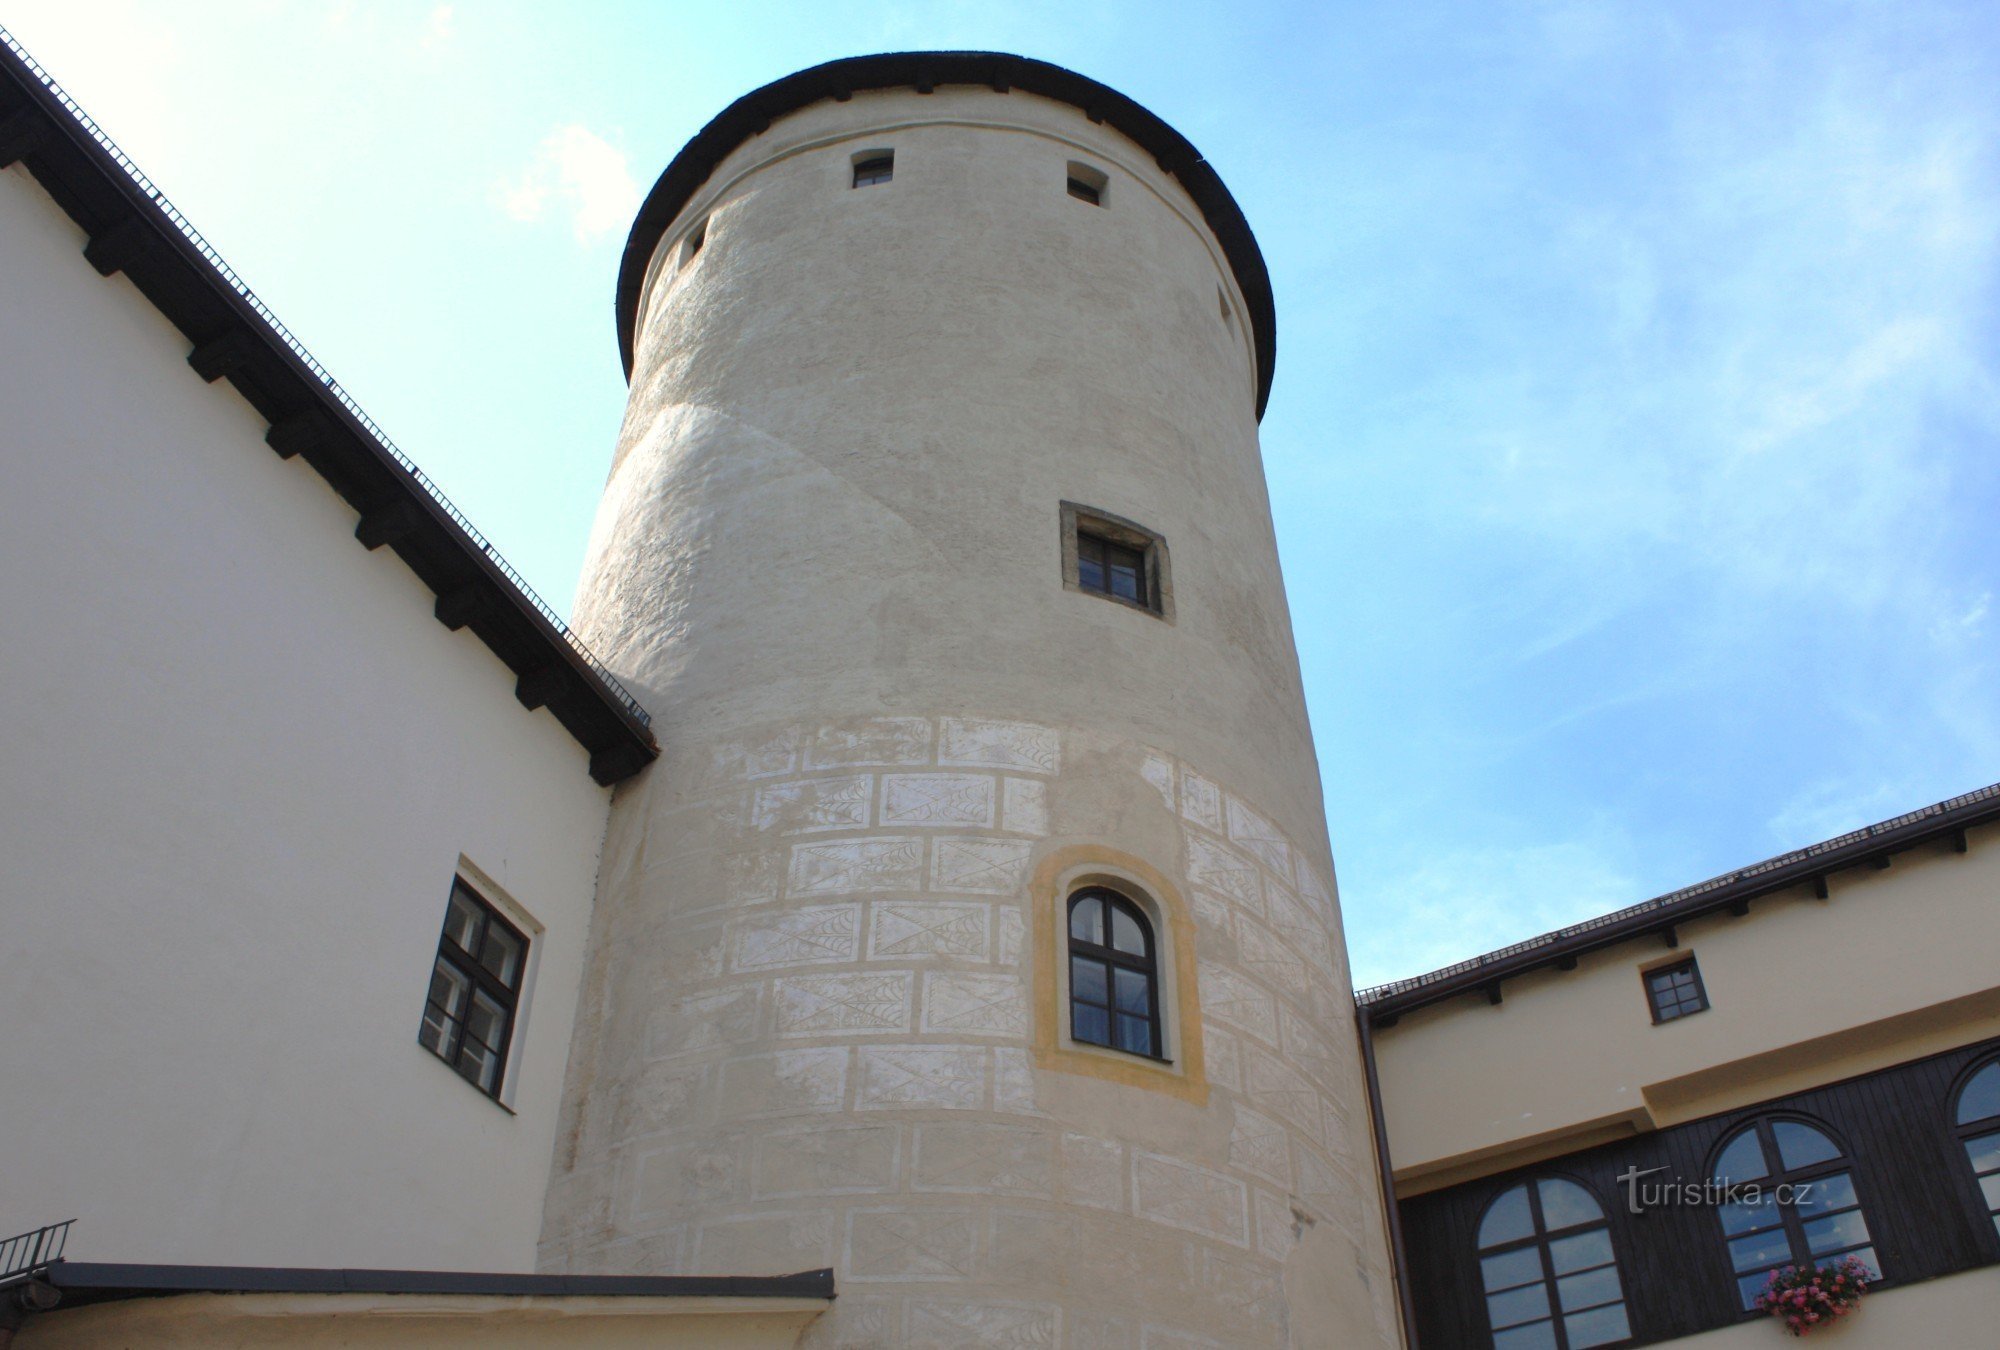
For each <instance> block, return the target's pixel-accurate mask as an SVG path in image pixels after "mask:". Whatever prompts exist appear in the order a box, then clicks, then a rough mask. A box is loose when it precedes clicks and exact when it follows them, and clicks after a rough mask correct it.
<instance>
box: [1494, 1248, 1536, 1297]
mask: <svg viewBox="0 0 2000 1350" xmlns="http://www.w3.org/2000/svg"><path fill="white" fill-rule="evenodd" d="M1541 1278H1542V1257H1541V1253H1539V1252H1537V1251H1536V1250H1535V1249H1534V1248H1533V1247H1523V1248H1522V1249H1521V1250H1519V1251H1517V1252H1502V1253H1501V1254H1500V1255H1498V1256H1488V1257H1486V1258H1484V1259H1483V1260H1481V1261H1480V1263H1479V1279H1480V1283H1481V1284H1483V1285H1485V1286H1486V1291H1487V1292H1488V1293H1491V1292H1492V1291H1494V1290H1495V1289H1512V1288H1514V1287H1515V1286H1516V1285H1522V1284H1531V1283H1533V1282H1534V1281H1536V1280H1539V1279H1541Z"/></svg>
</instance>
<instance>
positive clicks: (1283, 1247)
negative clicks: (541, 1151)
mask: <svg viewBox="0 0 2000 1350" xmlns="http://www.w3.org/2000/svg"><path fill="white" fill-rule="evenodd" d="M1106 763H1111V764H1115V765H1118V766H1121V767H1120V768H1119V770H1118V774H1117V775H1115V776H1113V777H1112V778H1111V779H1110V780H1107V775H1106V773H1105V770H1104V767H1103V766H1104V765H1105V764H1106ZM684 764H685V768H684V770H683V773H682V775H681V779H680V780H679V781H678V782H676V780H675V779H674V778H673V777H672V776H671V775H668V776H664V777H663V778H662V785H656V786H654V787H652V788H651V789H649V790H650V791H656V792H659V793H660V794H661V798H660V799H659V800H644V799H634V800H627V801H624V802H622V803H621V810H624V811H629V812H636V813H639V814H641V815H643V817H644V821H645V823H644V827H643V828H637V829H633V828H623V829H616V830H614V831H613V832H612V835H611V837H610V839H609V840H608V841H607V846H606V849H607V852H606V857H605V859H604V863H603V876H604V882H603V891H602V894H601V895H600V899H599V919H598V931H597V933H596V935H595V937H594V940H593V947H594V951H593V957H592V975H591V978H592V984H591V987H590V992H589V996H588V997H589V1000H590V1003H589V1004H588V1005H587V1006H589V1007H591V1008H593V1009H594V1016H593V1017H592V1018H590V1019H587V1020H589V1021H590V1022H591V1026H590V1027H589V1028H587V1029H585V1030H582V1031H580V1032H579V1036H578V1040H577V1044H576V1047H575V1052H574V1054H573V1056H572V1062H571V1066H570V1076H571V1082H570V1091H569V1094H568V1096H569V1108H568V1115H567V1118H566V1121H565V1130H564V1134H563V1138H562V1141H561V1143H560V1146H559V1149H558V1155H557V1158H556V1167H555V1178H554V1182H553V1185H552V1188H551V1192H550V1198H549V1204H548V1212H547V1221H546V1226H545V1232H544V1240H543V1257H542V1263H543V1268H544V1269H546V1270H551V1271H566V1272H602V1273H624V1272H649V1273H691V1274H732V1275H747V1274H777V1273H784V1272H789V1271H795V1270H801V1269H808V1268H813V1267H818V1266H823V1265H831V1266H833V1267H834V1268H835V1271H836V1280H837V1282H838V1286H839V1288H840V1289H841V1291H842V1293H841V1297H840V1299H839V1300H838V1301H837V1303H836V1304H835V1306H834V1308H833V1309H832V1310H831V1311H830V1312H829V1313H827V1314H826V1315H825V1316H823V1317H822V1318H820V1319H819V1320H818V1321H817V1322H816V1323H815V1324H814V1325H813V1327H812V1328H811V1329H810V1330H809V1331H808V1332H807V1338H806V1341H805V1344H807V1345H809V1346H813V1347H817V1348H818V1350H832V1348H833V1347H847V1348H849V1350H860V1348H861V1347H874V1346H879V1347H890V1346H909V1347H930V1346H937V1347H946V1346H949V1347H969V1346H991V1347H1003V1348H1004V1347H1048V1348H1049V1350H1056V1348H1057V1347H1091V1346H1106V1347H1130V1348H1131V1350H1148V1348H1149V1347H1167V1346H1176V1347H1179V1346H1229V1347H1236V1346H1270V1347H1280V1346H1287V1345H1291V1344H1315V1343H1317V1342H1315V1341H1313V1340H1311V1338H1310V1337H1307V1338H1303V1339H1295V1338H1294V1331H1295V1328H1294V1327H1293V1326H1292V1314H1291V1310H1290V1307H1289V1305H1288V1302H1287V1297H1286V1280H1287V1274H1288V1264H1289V1265H1290V1266H1293V1267H1296V1268H1297V1269H1296V1270H1295V1271H1293V1272H1292V1273H1293V1277H1294V1278H1295V1279H1298V1280H1305V1281H1312V1280H1315V1279H1322V1278H1325V1277H1326V1275H1327V1273H1328V1272H1331V1273H1332V1275H1333V1276H1335V1277H1337V1278H1343V1279H1346V1280H1347V1281H1349V1282H1350V1283H1352V1282H1354V1281H1356V1280H1357V1279H1358V1281H1359V1286H1360V1287H1362V1288H1364V1289H1366V1290H1367V1291H1368V1292H1367V1294H1366V1295H1365V1297H1368V1298H1371V1299H1373V1300H1374V1303H1375V1315H1376V1319H1377V1322H1378V1325H1379V1326H1380V1327H1384V1328H1386V1327H1391V1326H1393V1320H1392V1319H1393V1314H1392V1313H1391V1310H1390V1308H1389V1305H1388V1302H1387V1291H1388V1289H1389V1279H1388V1274H1387V1271H1386V1269H1385V1268H1384V1267H1383V1261H1382V1256H1381V1253H1380V1252H1379V1251H1378V1250H1377V1247H1378V1245H1379V1244H1376V1243H1371V1242H1370V1241H1369V1239H1368V1237H1367V1236H1366V1235H1367V1234H1368V1233H1370V1232H1373V1231H1376V1225H1377V1224H1378V1223H1379V1216H1378V1215H1377V1214H1376V1210H1375V1200H1374V1193H1373V1189H1372V1186H1371V1184H1370V1182H1369V1180H1368V1178H1369V1175H1370V1174H1369V1170H1368V1169H1369V1168H1370V1166H1371V1163H1370V1160H1369V1158H1368V1156H1367V1138H1368V1136H1367V1135H1366V1133H1365V1115H1364V1105H1363V1101H1364V1099H1363V1096H1362V1090H1361V1084H1360V1082H1359V1079H1358V1069H1357V1061H1356V1056H1355V1052H1354V1047H1353V1042H1352V1034H1351V1031H1350V1027H1351V1008H1350V1005H1349V1002H1348V997H1349V996H1348V993H1347V978H1346V972H1345V969H1344V966H1343V961H1344V953H1343V947H1342V943H1341V938H1340V933H1339V927H1338V917H1337V913H1336V909H1335V904H1334V898H1333V892H1332V887H1331V884H1330V880H1329V877H1328V873H1327V868H1326V866H1325V859H1324V852H1323V847H1322V846H1321V845H1320V844H1318V843H1317V842H1316V841H1309V842H1306V843H1301V842H1300V841H1298V840H1294V839H1289V838H1287V837H1286V836H1285V834H1284V832H1283V831H1282V830H1280V828H1279V827H1278V826H1277V825H1276V824H1274V823H1273V820H1272V818H1271V817H1270V815H1269V814H1267V813H1266V812H1265V811H1263V810H1260V809H1259V807H1258V805H1257V804H1255V803H1251V802H1247V801H1244V800H1242V799H1241V798H1239V797H1238V796H1236V795H1234V794H1233V793H1232V792H1231V791H1230V790H1229V788H1228V787H1227V786H1226V785H1225V784H1222V783H1219V782H1217V781H1215V780H1214V779H1212V778H1210V777H1208V776H1206V775H1203V774H1202V773H1200V772H1198V771H1196V770H1195V769H1193V768H1191V767H1189V766H1188V765H1186V764H1184V763H1182V762H1180V761H1178V760H1177V759H1175V758H1173V757H1172V756H1168V755H1164V754H1161V753H1159V752H1157V751H1153V750H1149V749H1147V748H1146V747H1143V746H1130V745H1121V744H1117V743H1115V742H1111V741H1109V740H1108V739H1107V738H1105V737H1103V736H1100V735H1095V734H1092V733H1088V732H1081V731H1073V730H1066V729H1059V728H1053V727H1046V726H1041V725H1035V724H1030V723H1025V722H1019V721H1008V720H1005V719H999V718H966V717H936V718H918V717H888V718H874V719H854V720H850V721H845V722H841V723H837V724H829V725H816V726H779V727H772V728H768V729H766V730H764V731H762V732H760V733H758V734H757V735H754V736H750V737H745V738H739V739H737V740H735V741H732V742H731V743H729V744H726V745H722V746H717V747H710V748H708V749H707V750H706V751H705V752H703V755H702V756H701V758H700V761H699V762H692V761H687V760H684ZM1072 764H1078V765H1087V766H1089V772H1090V775H1091V777H1090V792H1091V794H1093V795H1092V798H1091V799H1092V800H1093V801H1095V802H1096V803H1097V804H1098V807H1097V809H1101V810H1102V811H1103V812H1105V813H1108V814H1109V815H1110V816H1111V817H1113V818H1116V819H1119V820H1121V821H1125V822H1128V823H1131V824H1132V826H1133V828H1132V831H1131V839H1129V840H1128V839H1126V838H1124V837H1117V838H1111V839H1108V840H1107V839H1104V838H1103V830H1102V827H1101V826H1100V825H1098V824H1097V823H1096V822H1095V821H1094V820H1092V821H1083V822H1072V821H1071V820H1068V819H1066V817H1065V802H1066V801H1068V800H1071V798H1070V797H1069V796H1068V795H1067V793H1068V791H1069V787H1068V783H1067V781H1066V780H1065V778H1064V774H1065V771H1066V767H1068V766H1070V765H1072ZM1107 781H1109V782H1110V786H1109V787H1108V788H1107ZM1107 791H1109V792H1110V793H1111V794H1112V796H1113V797H1114V798H1115V800H1113V801H1111V802H1110V804H1109V805H1108V806H1106V805H1105V803H1104V797H1105V794H1106V792H1107ZM1124 833H1125V832H1124V831H1121V832H1120V834H1121V836H1122V835H1123V834H1124ZM1134 841H1137V842H1139V843H1140V844H1141V845H1142V846H1143V847H1145V848H1146V849H1147V850H1148V861H1149V865H1152V866H1154V867H1156V868H1157V869H1158V870H1159V871H1161V872H1162V873H1164V874H1166V875H1167V876H1168V877H1169V878H1171V879H1172V880H1173V881H1174V883H1175V884H1176V886H1178V887H1179V889H1180V892H1181V895H1182V897H1183V899H1184V900H1185V902H1186V904H1187V905H1188V906H1189V908H1190V910H1191V911H1192V914H1193V917H1194V920H1195V934H1196V937H1195V944H1196V952H1195V956H1196V970H1197V976H1196V978H1197V981H1198V985H1199V993H1200V1006H1201V1009H1202V1014H1203V1017H1204V1026H1203V1030H1204V1037H1205V1043H1206V1047H1207V1064H1208V1083H1209V1088H1210V1091H1209V1094H1208V1099H1207V1102H1206V1104H1203V1105H1196V1104H1194V1103H1191V1102H1187V1101H1182V1100H1178V1099H1174V1098H1171V1097H1169V1096H1166V1095H1163V1094H1159V1093H1154V1092H1149V1091H1147V1090H1145V1089H1143V1088H1137V1087H1130V1086H1125V1085H1123V1084H1119V1083H1113V1082H1108V1081H1100V1080H1097V1079H1092V1078H1087V1077H1079V1076H1073V1075H1064V1074H1059V1073H1053V1072H1049V1071H1045V1070H1040V1069H1037V1068H1036V1067H1035V1066H1034V1061H1033V1059H1032V1058H1031V1054H1030V1048H1031V1046H1032V1044H1033V1031H1034V1028H1035V1025H1036V1023H1037V1019H1039V1018H1044V1017H1051V1016H1059V1015H1061V1014H1060V1012H1059V1010H1056V1009H1053V1008H1049V1009H1041V1008H1036V1007H1035V1006H1034V1005H1033V998H1034V987H1035V986H1034V980H1033V967H1034V963H1035V962H1036V961H1037V960H1046V959H1050V958H1049V955H1048V954H1046V953H1037V952H1035V951H1033V950H1032V949H1031V939H1030V937H1029V935H1030V934H1032V933H1033V932H1034V925H1033V922H1032V916H1031V914H1030V905H1031V904H1032V903H1034V901H1033V899H1032V898H1031V896H1030V893H1029V885H1030V878H1031V876H1032V874H1033V871H1034V868H1035V865H1036V863H1037V860H1038V859H1039V858H1041V857H1042V856H1044V855H1046V854H1047V853H1049V852H1051V851H1053V850H1055V849H1057V848H1065V847H1071V846H1075V845H1078V844H1089V843H1099V842H1101V843H1106V844H1108V845H1110V846H1113V847H1118V848H1121V849H1123V848H1132V849H1133V851H1134V853H1135V856H1136V854H1137V852H1138V850H1137V848H1134V847H1133V844H1134ZM1309 1238H1316V1239H1317V1240H1316V1241H1312V1242H1309V1241H1308V1239H1309ZM1329 1238H1332V1239H1333V1240H1332V1241H1329V1240H1328V1239H1329ZM1343 1263H1344V1265H1345V1269H1344V1270H1337V1269H1335V1267H1337V1266H1340V1265H1342V1264H1343ZM1321 1266H1325V1267H1326V1270H1324V1271H1323V1270H1321V1269H1320V1267H1321ZM1387 1343H1388V1342H1387V1340H1386V1338H1385V1339H1384V1341H1383V1342H1382V1344H1387Z"/></svg>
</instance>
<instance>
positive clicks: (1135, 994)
mask: <svg viewBox="0 0 2000 1350" xmlns="http://www.w3.org/2000/svg"><path fill="white" fill-rule="evenodd" d="M1112 974H1113V977H1114V981H1115V983H1116V985H1117V988H1118V1011H1119V1012H1128V1013H1136V1014H1138V1015H1139V1016H1140V1017H1150V1016H1152V1013H1153V979H1152V977H1151V976H1150V975H1146V974H1143V973H1141V972H1140V971H1136V970H1122V969H1121V970H1116V971H1113V972H1112Z"/></svg>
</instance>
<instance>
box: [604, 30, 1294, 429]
mask: <svg viewBox="0 0 2000 1350" xmlns="http://www.w3.org/2000/svg"><path fill="white" fill-rule="evenodd" d="M940 85H976V86H984V87H986V88H988V89H992V90H994V91H995V92H997V93H1005V92H1008V91H1011V90H1015V89H1019V90H1022V91H1023V92H1026V93H1030V94H1037V95H1040V96H1041V97H1043V98H1049V99H1054V100H1056V101H1057V102H1059V103H1068V104H1070V105H1072V106H1073V107H1076V108H1079V109H1081V110H1083V112H1084V113H1085V114H1086V115H1087V116H1089V117H1090V118H1091V120H1093V121H1103V122H1105V123H1108V124H1109V125H1110V126H1111V127H1112V128H1113V129H1114V130H1116V131H1118V132H1120V133H1122V134H1123V135H1125V136H1127V137H1129V138H1130V139H1131V140H1133V141H1134V142H1136V143H1137V144H1138V145H1139V146H1140V147H1141V148H1143V149H1145V150H1147V151H1148V152H1150V153H1151V154H1152V156H1153V159H1154V161H1155V162H1156V163H1157V164H1158V165H1159V166H1160V169H1161V171H1162V172H1164V173H1166V174H1168V175H1170V176H1171V177H1173V178H1174V179H1176V180H1177V181H1178V182H1179V183H1180V185H1181V188H1182V189H1183V190H1184V191H1185V192H1186V193H1187V194H1188V196H1189V197H1190V198H1192V199H1193V200H1194V203H1195V206H1196V207H1197V208H1198V209H1199V210H1200V211H1201V214H1202V217H1203V219H1204V220H1206V221H1207V223H1208V228H1209V230H1210V232H1212V233H1213V234H1214V235H1215V238H1216V242H1217V243H1219V244H1220V245H1221V246H1222V252H1223V255H1224V256H1225V257H1226V258H1227V259H1228V260H1229V266H1230V270H1231V271H1232V272H1234V273H1235V276H1236V284H1237V287H1238V288H1239V289H1240V290H1241V291H1242V293H1243V299H1244V302H1245V304H1246V305H1247V306H1248V308H1249V314H1248V316H1247V317H1248V319H1249V322H1250V330H1251V333H1252V335H1253V336H1254V337H1255V340H1256V360H1257V400H1256V402H1257V416H1258V417H1259V418H1260V419H1261V418H1262V417H1263V416H1264V407H1265V405H1266V404H1267V403H1268V402H1269V401H1270V397H1271V378H1272V374H1273V372H1274V371H1275V370H1276V366H1277V310H1276V306H1275V302H1274V300H1273V298H1272V293H1271V277H1270V273H1269V272H1268V271H1267V270H1266V269H1265V266H1264V255H1263V253H1262V252H1261V251H1260V250H1259V249H1258V247H1257V239H1256V236H1255V235H1253V234H1252V233H1251V231H1250V223H1249V221H1248V220H1246V219H1245V218H1244V215H1243V211H1242V208H1241V207H1239V206H1237V204H1236V199H1235V198H1234V197H1232V196H1231V195H1230V193H1229V189H1228V188H1227V187H1225V186H1223V182H1222V179H1221V177H1220V176H1219V175H1218V174H1217V173H1216V172H1215V170H1214V168H1213V167H1211V166H1210V164H1209V163H1208V161H1207V160H1206V159H1204V158H1203V157H1202V154H1201V152H1200V151H1199V150H1197V149H1195V148H1194V146H1193V145H1192V144H1190V143H1189V142H1188V140H1187V138H1186V137H1184V136H1182V135H1181V134H1180V133H1179V132H1178V131H1175V130H1174V129H1173V128H1172V127H1171V126H1169V125H1167V123H1166V122H1164V121H1163V120H1161V119H1160V118H1159V117H1158V116H1156V115H1155V114H1154V113H1152V112H1150V111H1148V110H1147V109H1146V108H1144V107H1143V106H1141V105H1140V104H1138V103H1136V102H1134V101H1133V100H1132V99H1130V98H1127V97H1126V96H1125V95H1123V94H1121V93H1119V92H1118V91H1117V90H1115V89H1112V88H1110V87H1108V86H1106V85H1102V84H1099V83H1098V82H1097V81H1095V80H1093V79H1090V78H1088V77H1087V76H1083V75H1079V74H1077V73H1076V72H1075V71H1072V70H1067V69H1064V68H1063V67H1062V66H1057V65H1051V64H1050V63H1049V62H1046V61H1036V60H1033V59H1031V58H1029V57H1025V56H1014V55H1010V54H1009V53H1006V52H884V53H881V54H878V55H874V56H850V57H846V58H843V59H841V60H838V61H828V62H826V63H825V64H823V65H817V66H812V67H810V68H808V69H806V70H801V71H798V72H796V73H794V74H791V75H787V76H785V77H784V78H783V79H779V80H774V81H772V82H771V83H770V84H767V85H764V86H763V87H762V88H760V89H754V90H752V91H751V92H749V93H747V94H745V95H743V97H741V98H739V99H737V100H736V101H735V102H734V103H732V104H730V105H729V106H728V107H727V108H725V109H723V110H722V112H720V113H719V114H717V115H716V116H715V117H714V118H713V119H712V120H711V121H710V122H709V123H708V125H707V126H705V127H703V128H702V129H701V130H700V131H698V132H696V133H695V134H694V137H693V139H691V140H689V141H688V143H687V144H686V145H685V146H683V147H682V148H681V151H680V153H679V154H677V155H675V156H674V158H673V162H672V163H670V164H669V165H668V166H667V168H666V171H665V172H664V173H662V174H661V175H660V177H659V179H658V181H656V182H655V183H654V184H653V188H652V191H650V192H648V193H647V194H646V200H645V202H644V204H642V205H641V206H640V208H639V214H638V216H637V218H636V219H635V220H634V221H633V222H632V232H631V234H630V235H629V236H627V238H626V241H625V255H624V257H623V259H622V260H621V261H620V263H619V266H618V294H617V313H618V353H619V357H620V359H621V360H622V361H623V362H624V366H625V377H626V378H627V379H628V380H629V379H630V378H631V377H632V359H633V351H634V342H635V338H636V336H637V325H638V317H639V297H640V294H641V292H642V291H643V290H644V289H645V281H646V269H647V266H648V264H649V263H650V262H651V260H652V257H653V251H654V250H655V249H656V248H658V247H659V243H660V240H661V239H662V238H663V237H664V236H665V234H666V232H667V229H668V227H669V226H671V225H672V224H673V222H674V220H675V218H676V217H678V216H679V215H680V213H681V211H682V210H683V209H685V208H686V206H687V204H688V202H689V201H691V200H692V199H693V198H694V195H695V193H697V192H699V191H700V190H701V187H702V185H703V184H704V183H706V182H707V181H708V179H709V176H710V174H712V173H713V172H714V171H715V167H716V166H717V165H718V164H720V163H722V161H723V160H724V159H725V158H727V157H728V156H729V155H730V154H731V153H733V152H734V151H735V150H736V148H737V147H738V146H740V145H742V144H743V143H744V142H745V141H748V140H751V139H753V138H754V137H756V136H758V135H761V134H762V133H763V132H764V131H765V130H767V129H768V128H769V127H770V125H771V124H772V123H773V122H775V121H777V120H778V119H779V118H781V117H784V116H786V115H788V114H790V113H794V112H797V111H799V110H800V109H802V108H806V107H809V106H810V105H812V104H814V103H817V102H819V101H820V100H821V99H828V98H831V99H842V100H844V99H846V98H847V97H849V96H851V95H853V94H854V93H856V92H858V91H862V90H872V89H898V88H903V87H906V86H907V87H910V88H915V89H917V90H919V91H920V92H923V93H929V92H930V91H931V90H932V89H935V88H937V87H938V86H940Z"/></svg>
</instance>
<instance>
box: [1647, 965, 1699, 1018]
mask: <svg viewBox="0 0 2000 1350" xmlns="http://www.w3.org/2000/svg"><path fill="white" fill-rule="evenodd" d="M1646 1001H1647V1002H1648V1003H1650V1004H1651V1005H1652V1008H1653V1021H1654V1022H1655V1023H1659V1022H1672V1021H1674V1020H1676V1019H1678V1018H1682V1017H1687V1016H1690V1015H1692V1014H1694V1013H1698V1012H1701V1011H1702V1010H1703V1009H1705V1008H1707V1007H1708V991H1707V990H1706V989H1704V988H1702V984H1701V969H1700V967H1698V966H1696V965H1695V963H1694V958H1693V957H1692V956H1690V957H1688V958H1687V959H1686V960H1684V961H1676V962H1674V963H1673V964H1672V965H1670V966H1655V967H1654V968H1653V969H1651V970H1649V971H1647V972H1646Z"/></svg>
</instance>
